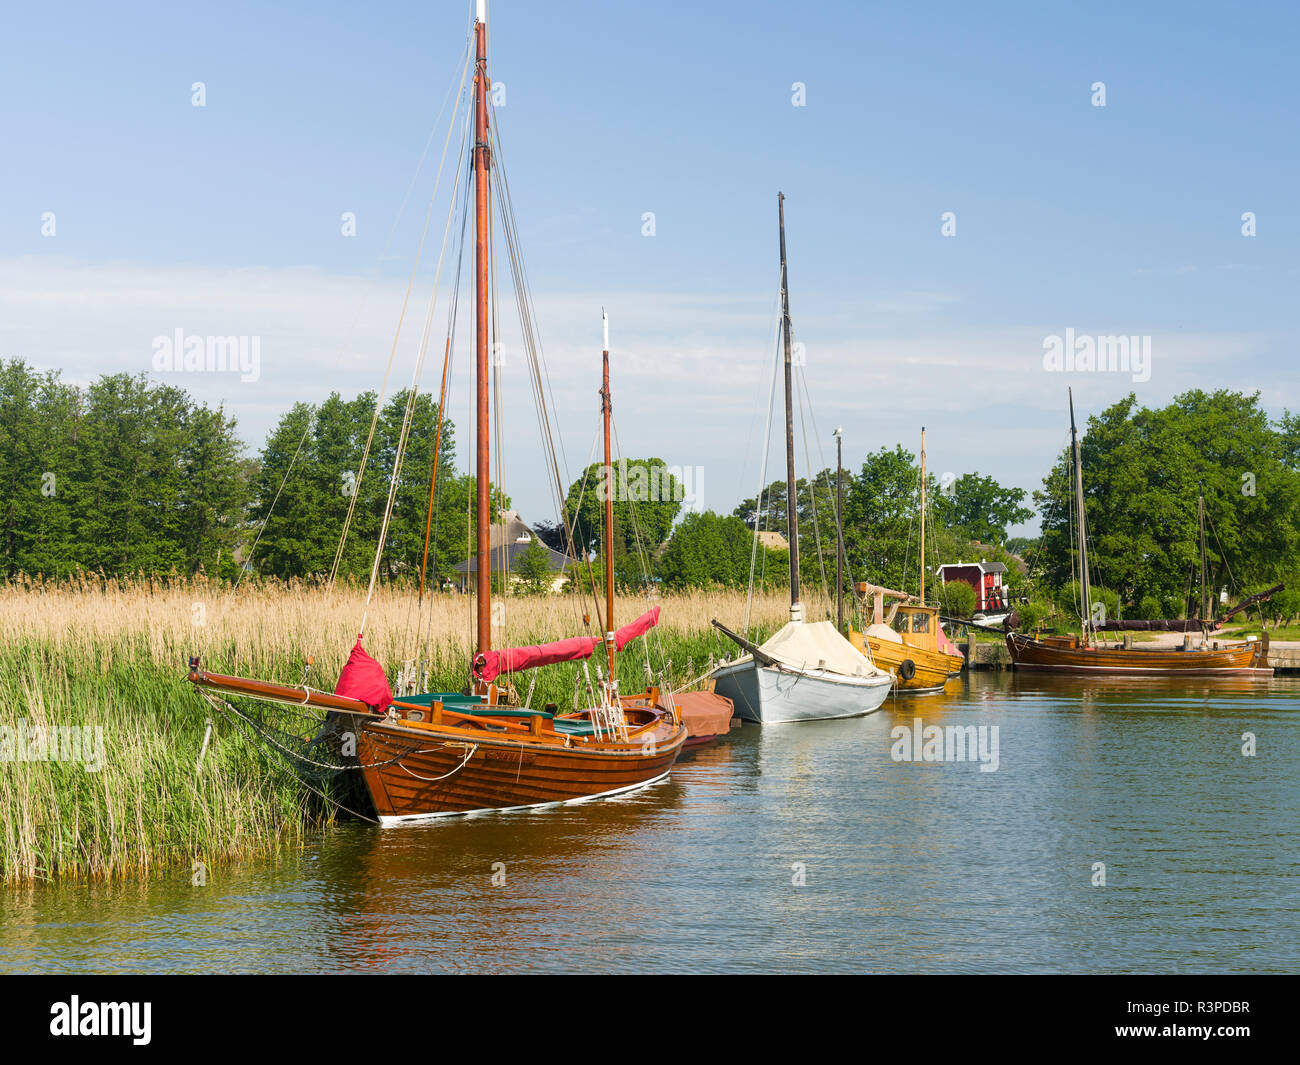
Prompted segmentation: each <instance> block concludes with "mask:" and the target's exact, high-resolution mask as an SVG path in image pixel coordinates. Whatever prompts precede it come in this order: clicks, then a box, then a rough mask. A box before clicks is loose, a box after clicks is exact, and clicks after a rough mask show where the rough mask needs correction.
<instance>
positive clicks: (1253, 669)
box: [1006, 391, 1273, 678]
mask: <svg viewBox="0 0 1300 1065" xmlns="http://www.w3.org/2000/svg"><path fill="white" fill-rule="evenodd" d="M1070 448H1071V453H1072V457H1073V467H1074V469H1073V477H1072V481H1073V491H1074V503H1075V512H1076V517H1075V536H1076V537H1077V539H1078V544H1079V589H1080V596H1081V599H1080V603H1081V610H1080V614H1081V621H1082V627H1081V632H1080V635H1079V636H1073V635H1071V636H1045V637H1041V638H1034V637H1032V636H1029V635H1026V634H1024V633H1017V632H1009V633H1007V637H1006V640H1007V650H1008V651H1009V652H1010V654H1011V660H1012V662H1013V663H1014V664H1015V668H1016V669H1024V670H1042V671H1047V672H1056V673H1113V674H1130V675H1134V676H1156V677H1159V676H1237V677H1261V678H1262V677H1271V676H1272V675H1273V669H1272V667H1271V666H1269V664H1268V637H1267V636H1265V637H1264V639H1262V640H1249V641H1246V642H1244V643H1235V644H1226V645H1224V646H1219V645H1218V644H1215V645H1214V646H1211V645H1210V642H1209V629H1210V625H1211V622H1210V621H1209V620H1208V619H1207V617H1206V615H1207V614H1208V613H1209V611H1208V609H1207V607H1206V599H1205V532H1204V500H1203V499H1202V500H1200V501H1199V503H1198V506H1199V508H1200V509H1199V511H1198V513H1199V515H1200V521H1201V601H1200V610H1199V611H1198V613H1199V614H1200V615H1201V617H1200V619H1199V622H1198V624H1197V627H1198V628H1200V629H1201V644H1200V646H1197V647H1193V646H1192V645H1191V640H1190V637H1189V638H1188V639H1187V640H1186V642H1185V643H1184V644H1183V646H1182V647H1176V648H1152V649H1147V648H1141V647H1124V646H1109V647H1107V646H1103V645H1101V644H1099V643H1098V641H1097V633H1098V632H1099V631H1101V629H1102V625H1101V624H1100V623H1099V621H1098V619H1096V618H1094V617H1093V612H1092V602H1091V586H1090V585H1089V577H1088V521H1087V512H1086V511H1085V509H1084V500H1083V463H1082V460H1081V459H1080V453H1079V434H1078V431H1077V429H1076V428H1075V423H1074V395H1073V391H1071V394H1070ZM1106 624H1107V627H1112V628H1113V627H1114V626H1116V625H1121V624H1123V623H1122V622H1109V623H1106Z"/></svg>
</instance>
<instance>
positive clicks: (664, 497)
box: [565, 458, 686, 559]
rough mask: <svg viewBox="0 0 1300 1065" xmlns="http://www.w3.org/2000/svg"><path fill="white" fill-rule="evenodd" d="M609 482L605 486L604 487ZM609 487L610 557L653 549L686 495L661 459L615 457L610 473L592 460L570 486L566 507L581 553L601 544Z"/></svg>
mask: <svg viewBox="0 0 1300 1065" xmlns="http://www.w3.org/2000/svg"><path fill="white" fill-rule="evenodd" d="M607 485H608V486H610V487H607ZM611 488H612V491H613V493H614V536H613V549H614V557H615V558H616V559H617V558H618V557H619V556H620V555H622V554H625V553H631V554H636V553H637V552H638V551H644V552H653V551H654V550H655V549H656V548H658V547H659V546H660V545H661V544H662V543H663V542H664V541H665V540H666V539H667V537H668V533H669V531H670V530H671V529H672V527H673V522H675V521H676V520H677V515H678V513H679V512H680V511H681V508H682V502H683V500H684V499H685V497H686V489H685V486H684V485H683V484H682V483H681V482H680V481H679V480H678V479H677V478H676V477H674V476H673V475H672V473H671V471H670V470H669V468H668V465H667V464H666V463H665V462H664V461H663V459H654V458H651V459H620V460H618V461H616V462H615V463H614V464H613V471H612V477H611V478H607V477H606V475H605V464H604V463H603V462H593V463H592V464H591V465H590V466H588V467H587V469H586V470H585V471H584V472H583V474H582V476H581V477H579V478H578V479H577V480H576V481H574V482H573V484H572V485H571V486H570V488H569V493H568V496H567V498H566V500H565V512H566V514H567V515H568V518H569V520H570V521H571V522H572V523H573V539H574V545H575V548H576V550H577V551H578V552H579V553H580V554H589V553H591V552H593V551H597V550H602V549H603V548H602V544H603V541H604V533H603V530H604V527H605V500H606V498H607V494H606V493H607V492H608V491H609V490H611Z"/></svg>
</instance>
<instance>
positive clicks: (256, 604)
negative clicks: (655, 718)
mask: <svg viewBox="0 0 1300 1065" xmlns="http://www.w3.org/2000/svg"><path fill="white" fill-rule="evenodd" d="M471 599H472V597H471V596H466V595H445V594H440V595H433V596H426V599H425V603H424V606H423V608H420V607H417V604H416V596H415V594H414V592H412V591H409V590H407V589H404V588H401V587H387V586H386V587H383V588H381V589H379V590H377V591H376V593H375V598H374V601H373V603H372V604H371V607H370V611H369V617H368V621H367V626H366V628H367V631H366V638H365V641H364V646H365V648H366V650H367V651H368V653H370V654H371V655H373V656H374V657H376V658H377V659H378V660H379V661H380V662H382V663H383V664H384V666H385V668H386V669H387V671H388V673H389V677H390V679H392V680H394V681H396V678H397V673H398V670H399V669H400V668H401V667H402V666H403V665H405V664H407V663H415V662H416V661H417V660H418V657H419V652H418V648H419V647H424V648H425V649H426V652H425V653H426V659H427V661H426V662H425V663H424V664H423V665H422V666H420V667H418V668H419V670H420V672H421V673H422V672H423V671H424V669H425V668H427V670H428V683H429V688H430V689H432V690H450V689H458V688H460V687H461V686H462V685H463V684H464V683H465V680H466V676H467V674H466V666H467V663H468V660H469V654H470V646H471V643H472V638H473V637H472V630H471V620H472V618H471V611H470V609H469V604H470V601H471ZM498 602H500V603H502V605H503V607H504V609H503V610H502V612H501V613H502V616H501V624H500V625H499V626H498V627H497V628H498V632H497V633H496V634H495V639H494V642H495V643H496V644H497V645H498V646H511V645H514V646H518V645H523V644H530V643H536V642H539V641H544V640H550V639H557V638H562V637H564V636H572V635H578V634H580V633H583V632H585V631H587V626H586V625H584V623H583V617H582V615H583V611H584V610H585V611H587V612H588V613H592V606H591V604H590V602H589V601H587V602H585V603H584V601H583V600H582V599H580V598H578V597H577V596H564V597H514V596H510V597H505V598H504V599H503V600H498ZM654 602H655V605H659V606H662V607H663V613H662V616H661V621H660V624H659V626H658V628H657V629H655V630H652V633H651V635H650V636H649V637H648V638H646V639H644V640H642V641H638V643H641V644H645V646H643V647H637V646H636V645H635V644H634V645H633V650H631V651H630V653H625V654H624V655H622V656H621V658H620V682H621V684H622V685H623V687H624V690H627V691H632V690H642V689H644V688H645V687H646V686H647V684H648V683H659V682H660V680H661V678H662V677H663V676H664V675H665V674H666V675H667V677H668V680H669V681H670V683H672V684H673V685H674V686H679V685H682V684H684V683H685V682H687V681H690V680H693V679H695V678H697V677H699V676H700V675H701V674H703V673H705V672H706V671H707V669H708V668H709V662H710V658H711V657H712V658H714V659H720V658H722V657H724V656H729V655H731V654H732V653H733V649H732V646H731V644H730V643H729V642H728V641H726V640H725V639H724V638H723V637H722V636H721V635H720V634H719V633H718V632H717V631H716V630H715V629H713V628H712V626H711V625H710V624H709V622H710V619H712V618H715V617H716V618H717V619H718V620H720V621H723V622H724V623H726V624H729V625H731V626H733V627H736V628H738V627H739V626H740V623H741V619H743V617H744V614H745V605H746V596H745V593H743V592H737V591H717V592H703V591H697V592H691V593H683V594H677V595H663V596H662V597H660V598H659V599H657V600H655V601H654ZM364 604H365V589H364V587H360V586H357V585H355V584H351V583H349V584H341V585H339V586H336V587H335V588H333V589H327V588H325V587H322V586H320V585H314V584H310V583H307V582H301V581H287V582H286V581H276V580H258V581H254V582H249V583H247V584H245V585H244V586H242V587H240V588H239V589H238V590H237V591H236V592H234V593H233V594H232V593H231V592H230V590H229V588H228V586H227V585H225V584H223V583H222V582H218V581H211V580H208V579H206V578H203V577H197V578H189V579H172V580H168V581H159V580H158V579H156V578H155V579H153V580H150V579H148V578H144V579H140V580H133V579H125V580H119V579H114V578H80V579H75V580H71V581H66V580H65V581H61V582H44V581H40V580H34V579H31V578H13V579H10V580H9V581H8V582H7V583H5V584H3V585H0V745H3V748H4V749H3V750H0V881H3V882H4V883H6V884H10V885H13V884H23V883H34V882H41V881H52V880H57V879H64V878H74V879H90V880H109V879H116V878H119V877H129V876H148V875H150V874H153V873H157V872H159V871H161V870H164V869H166V870H169V871H171V872H173V873H175V872H176V870H177V868H178V867H180V866H184V867H185V868H186V875H189V871H188V870H189V868H190V867H191V866H192V865H193V863H202V864H203V866H204V867H205V868H206V869H212V868H213V867H215V866H219V865H222V864H225V863H229V862H233V861H238V860H241V859H245V858H250V857H255V856H264V855H269V854H271V853H273V852H275V851H277V850H279V849H280V848H282V847H284V846H286V845H288V846H301V845H302V844H303V843H304V842H306V841H307V840H309V839H311V838H312V837H314V836H315V835H317V834H318V833H320V832H321V831H323V830H325V829H326V828H327V827H328V826H329V825H330V824H332V823H333V822H334V821H335V819H336V811H335V810H334V809H333V807H332V806H331V804H329V803H327V802H326V801H324V800H323V799H321V798H319V797H318V796H317V795H316V794H315V793H314V792H313V790H312V788H311V787H309V782H308V781H306V780H304V779H303V777H302V776H301V775H300V774H299V773H298V772H297V767H296V766H295V765H294V764H292V762H291V760H290V759H289V758H288V757H287V756H284V755H280V754H277V753H275V752H268V751H266V750H265V749H264V747H263V746H262V745H260V744H254V743H253V742H252V741H251V740H250V739H248V738H246V737H245V736H244V735H243V734H241V733H240V731H238V730H237V729H236V728H235V727H234V726H233V725H232V722H231V721H230V719H229V718H228V716H227V715H223V714H218V713H217V712H216V711H215V710H214V709H213V708H212V707H210V706H209V705H208V704H207V703H206V702H205V701H204V700H203V699H202V697H201V696H200V695H199V693H198V691H197V690H195V689H193V688H192V687H191V686H190V685H189V683H188V682H187V681H186V673H187V663H188V660H189V657H190V656H191V655H196V654H201V655H202V656H203V662H204V665H205V666H207V667H208V668H210V669H212V670H214V671H217V672H229V673H235V674H240V675H245V676H256V677H261V678H265V679H268V680H277V681H281V682H284V683H288V684H299V683H303V678H304V667H305V665H306V662H307V659H308V658H309V657H312V658H314V662H313V663H312V665H311V667H310V670H309V672H308V673H307V679H306V683H308V684H309V685H310V686H311V687H313V688H318V689H323V690H327V691H328V690H332V689H333V686H334V683H335V681H336V680H337V678H338V674H339V671H340V670H341V669H342V667H343V663H344V662H345V661H346V659H347V656H348V654H349V652H350V651H351V649H352V646H353V644H354V642H355V640H356V635H357V626H358V624H359V623H360V619H361V616H362V612H363V608H364ZM805 607H806V610H807V616H809V617H813V618H816V617H824V616H826V614H827V603H826V602H825V601H819V600H817V599H813V600H812V601H810V602H807V603H806V604H805ZM648 608H649V604H648V603H647V601H646V599H645V598H644V597H620V598H619V601H618V602H617V604H616V607H615V609H616V611H617V613H618V616H619V617H620V618H623V619H630V618H632V617H634V616H636V615H638V614H641V613H643V612H644V611H645V610H646V609H648ZM788 610H789V601H788V599H787V598H786V596H785V594H784V593H783V592H779V591H778V592H775V593H772V594H763V595H759V594H756V595H755V597H754V600H753V607H752V615H751V618H752V623H753V624H754V625H755V626H756V627H757V629H758V632H759V635H760V638H762V636H764V635H765V634H766V633H769V632H771V631H774V630H775V629H776V628H777V627H779V626H780V625H781V624H783V623H784V621H785V620H786V619H787V617H788ZM594 616H595V615H594V613H593V618H594ZM592 631H594V628H593V630H592ZM647 655H648V656H649V660H650V663H651V664H652V667H653V669H654V671H655V673H656V678H655V680H654V681H653V682H651V681H649V680H648V677H647V673H648V670H647V664H646V660H647ZM535 674H536V676H535V677H533V676H532V675H528V676H527V677H522V676H521V677H518V678H516V684H517V686H518V687H519V694H520V697H521V698H527V697H528V696H529V695H530V694H531V699H530V702H531V703H532V704H534V705H542V704H544V703H546V702H555V703H556V704H557V705H558V706H559V707H560V708H561V709H562V710H564V709H567V708H570V707H572V706H573V705H574V701H575V699H576V698H578V697H580V696H582V695H583V694H584V692H583V691H582V687H583V684H584V681H583V674H582V669H581V666H579V665H575V664H571V663H566V664H562V665H558V666H548V667H546V668H545V669H541V670H537V671H535ZM422 679H423V677H419V678H417V683H418V681H419V680H422ZM534 682H535V686H534V687H533V688H532V690H531V693H530V691H529V689H528V687H526V685H527V684H530V683H534ZM394 688H395V690H396V688H397V684H396V683H394ZM250 705H251V704H249V703H247V702H245V703H244V704H243V708H244V709H248V708H249V706H250ZM285 709H287V711H288V712H289V714H290V715H292V714H294V710H293V708H291V707H290V708H285ZM209 718H211V719H212V720H213V724H214V729H213V733H212V736H211V739H210V740H209V742H208V745H207V748H206V750H204V753H203V762H202V768H201V770H196V764H197V763H198V761H199V753H200V750H203V741H204V735H205V732H206V727H207V721H208V719H209ZM34 730H35V735H40V736H44V737H48V738H49V739H48V747H47V748H46V749H45V753H46V754H53V753H54V749H55V748H56V747H57V746H58V742H57V741H58V738H59V737H60V735H61V736H62V739H63V747H62V749H61V752H60V753H61V757H60V758H52V757H40V755H41V753H42V749H41V746H40V743H35V742H32V741H33V739H34ZM69 735H71V736H72V737H73V738H74V739H76V738H77V737H80V736H84V737H86V742H85V744H84V749H83V748H82V747H79V746H77V744H75V743H74V744H73V745H72V749H71V753H72V754H73V755H74V757H71V758H69V757H68V755H69V753H70V752H69V746H68V737H69ZM94 735H98V736H100V737H101V743H102V764H98V765H96V764H95V760H94V759H93V758H92V756H91V753H90V752H91V740H90V737H92V736H94ZM78 753H80V754H83V755H85V757H75V755H77V754H78ZM33 755H35V757H33ZM317 786H318V785H317Z"/></svg>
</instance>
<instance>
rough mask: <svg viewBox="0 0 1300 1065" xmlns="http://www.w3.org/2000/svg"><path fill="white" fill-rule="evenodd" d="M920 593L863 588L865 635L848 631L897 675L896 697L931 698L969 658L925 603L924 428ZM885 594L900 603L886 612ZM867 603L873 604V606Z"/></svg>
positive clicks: (856, 644) (858, 644)
mask: <svg viewBox="0 0 1300 1065" xmlns="http://www.w3.org/2000/svg"><path fill="white" fill-rule="evenodd" d="M920 558H921V586H920V590H921V594H920V595H919V596H914V595H908V594H907V593H906V592H897V591H894V590H893V589H891V588H882V587H881V586H880V585H878V584H867V583H866V582H862V583H860V584H859V585H858V595H859V596H860V597H861V599H862V602H861V604H860V605H861V608H862V610H863V611H864V612H865V611H866V609H867V607H868V606H870V613H869V614H867V625H866V629H865V630H864V631H863V632H858V631H857V630H856V629H854V628H853V627H852V626H850V627H849V642H850V643H852V644H853V646H854V647H856V648H857V649H858V650H859V651H861V652H862V653H863V654H865V655H868V656H870V658H871V659H872V661H874V662H875V663H876V665H878V666H879V667H880V668H881V669H887V670H889V672H890V673H892V674H893V675H894V692H895V693H896V694H909V695H929V694H932V693H934V692H941V691H943V688H944V685H945V684H947V683H948V678H949V677H955V676H956V675H957V674H958V673H960V672H961V669H962V666H963V665H964V664H965V659H963V658H962V656H961V654H960V653H959V652H958V651H957V648H956V647H954V646H953V644H952V641H951V640H949V639H948V637H947V636H946V635H945V634H944V631H943V629H942V628H940V627H939V608H938V607H937V606H926V605H925V428H924V426H923V427H922V428H921V553H920ZM885 596H890V597H891V598H893V599H897V600H898V602H896V603H894V604H892V605H891V606H890V608H889V612H888V613H885ZM868 599H869V600H870V603H868Z"/></svg>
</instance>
